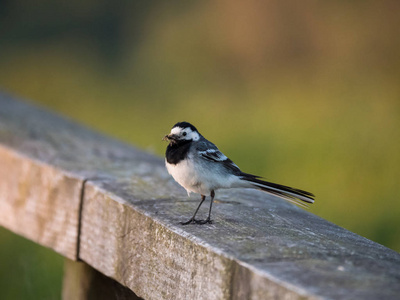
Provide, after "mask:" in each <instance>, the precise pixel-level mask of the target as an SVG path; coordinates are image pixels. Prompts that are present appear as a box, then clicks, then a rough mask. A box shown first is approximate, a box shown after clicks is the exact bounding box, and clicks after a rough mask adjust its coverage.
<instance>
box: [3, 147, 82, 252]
mask: <svg viewBox="0 0 400 300" xmlns="http://www.w3.org/2000/svg"><path fill="white" fill-rule="evenodd" d="M81 187H82V182H81V180H80V179H78V178H75V177H73V176H70V175H69V174H67V173H65V172H63V171H62V170H60V169H57V168H54V167H52V166H50V165H46V164H42V163H41V162H39V161H35V160H33V159H30V158H28V157H25V156H23V155H21V154H19V153H16V152H14V151H13V150H12V149H9V148H6V147H2V146H0V225H2V226H4V227H6V228H8V229H10V230H12V231H14V232H16V233H18V234H20V235H23V236H25V237H27V238H29V239H31V240H33V241H35V242H37V243H39V244H41V245H44V246H47V247H50V248H52V249H54V250H55V251H57V252H59V253H61V254H63V255H64V256H66V257H69V258H71V259H76V257H77V240H78V220H79V202H80V201H79V200H80V193H81Z"/></svg>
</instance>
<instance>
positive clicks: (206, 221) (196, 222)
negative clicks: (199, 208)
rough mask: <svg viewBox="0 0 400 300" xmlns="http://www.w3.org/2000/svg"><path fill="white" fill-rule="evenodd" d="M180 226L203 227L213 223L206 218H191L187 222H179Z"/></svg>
mask: <svg viewBox="0 0 400 300" xmlns="http://www.w3.org/2000/svg"><path fill="white" fill-rule="evenodd" d="M180 223H181V225H188V224H199V225H203V224H207V223H208V224H212V223H213V221H212V220H211V219H210V218H207V219H205V220H196V219H193V218H191V219H190V220H189V221H187V222H180Z"/></svg>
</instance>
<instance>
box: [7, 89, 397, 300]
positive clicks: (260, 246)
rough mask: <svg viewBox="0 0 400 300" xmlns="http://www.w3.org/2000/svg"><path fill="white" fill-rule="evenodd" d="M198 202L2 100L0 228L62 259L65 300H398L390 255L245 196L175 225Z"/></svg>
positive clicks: (120, 152)
mask: <svg viewBox="0 0 400 300" xmlns="http://www.w3.org/2000/svg"><path fill="white" fill-rule="evenodd" d="M132 113H134V112H132ZM99 122H101V120H99ZM166 126H169V125H168V124H166ZM161 136H162V133H160V136H157V137H154V139H155V141H157V142H158V140H159V138H160V137H161ZM198 201H199V199H198V198H197V197H192V198H191V199H189V198H188V197H187V195H186V193H185V191H184V190H183V189H182V188H181V187H179V186H178V185H177V184H176V183H175V182H174V181H173V179H172V178H171V177H170V176H169V175H168V174H167V172H166V170H165V167H164V161H163V159H162V158H160V157H155V156H154V155H151V154H148V153H144V152H142V151H139V150H138V149H136V148H134V147H132V146H130V145H126V144H124V143H121V142H118V141H115V140H113V139H111V138H109V137H105V136H103V135H101V134H98V133H95V132H93V131H91V130H88V129H86V128H84V127H82V126H81V125H78V124H76V123H74V122H71V121H69V120H66V119H64V118H62V117H60V116H58V115H56V114H54V113H51V112H48V111H46V110H44V109H41V108H38V107H36V106H33V105H31V104H27V103H24V102H21V101H20V100H17V99H15V98H14V97H12V96H10V95H8V94H4V93H0V225H2V226H4V227H6V228H8V229H10V230H12V231H13V232H15V233H16V234H19V235H22V236H24V237H27V238H28V239H31V240H33V241H35V242H36V243H38V244H40V245H43V246H46V247H49V248H51V249H53V250H54V251H56V252H58V253H60V254H61V255H63V256H64V257H65V258H66V262H65V277H64V283H63V299H137V297H141V298H144V299H314V298H315V299H317V298H323V299H398V297H399V295H400V255H399V254H398V253H397V252H395V251H392V250H390V249H387V248H385V247H383V246H381V245H379V244H377V243H374V242H372V241H370V240H368V239H366V238H363V237H361V236H358V235H356V234H354V233H352V232H350V231H347V230H345V229H343V228H341V227H338V226H336V225H334V224H332V223H330V222H327V221H325V220H323V219H321V218H319V217H317V216H315V215H313V214H311V213H309V212H307V211H305V210H302V209H301V208H298V207H296V206H293V205H292V204H290V203H286V202H285V201H281V200H279V199H276V198H274V197H272V196H269V195H267V194H265V193H262V192H258V191H253V190H230V191H221V192H219V193H218V195H217V200H216V201H215V205H214V211H213V213H214V214H213V217H214V220H215V222H214V223H213V224H210V225H203V226H195V225H190V226H189V225H188V226H182V225H180V223H179V222H180V221H182V220H185V218H187V217H188V216H190V215H191V214H192V213H193V210H194V208H195V207H196V205H197V204H198ZM316 205H323V199H321V198H318V199H317V202H316ZM205 209H207V208H205ZM344 209H345V208H344ZM200 213H204V214H205V213H206V211H201V212H200Z"/></svg>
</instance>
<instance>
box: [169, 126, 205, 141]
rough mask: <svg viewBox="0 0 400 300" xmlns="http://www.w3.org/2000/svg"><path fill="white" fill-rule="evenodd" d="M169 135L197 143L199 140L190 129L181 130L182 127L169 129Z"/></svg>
mask: <svg viewBox="0 0 400 300" xmlns="http://www.w3.org/2000/svg"><path fill="white" fill-rule="evenodd" d="M171 134H174V135H177V136H179V138H180V139H181V140H188V141H189V140H193V141H198V140H199V139H200V135H199V133H198V132H196V131H192V129H191V128H190V127H186V128H182V127H174V128H172V129H171Z"/></svg>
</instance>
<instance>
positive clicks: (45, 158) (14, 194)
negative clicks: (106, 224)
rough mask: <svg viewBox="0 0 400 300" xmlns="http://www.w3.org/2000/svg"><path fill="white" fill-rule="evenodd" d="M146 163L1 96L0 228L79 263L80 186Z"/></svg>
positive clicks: (118, 146)
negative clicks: (125, 164) (132, 164)
mask: <svg viewBox="0 0 400 300" xmlns="http://www.w3.org/2000/svg"><path fill="white" fill-rule="evenodd" d="M148 157H150V156H149V155H147V154H145V153H142V152H139V151H138V150H136V149H133V148H132V147H130V146H127V145H125V144H122V143H118V142H116V141H114V140H112V139H110V138H105V137H104V136H102V135H100V134H97V133H94V132H93V131H91V130H88V129H86V128H84V127H82V126H80V125H77V124H75V123H74V122H71V121H68V120H65V119H64V118H62V117H60V116H57V115H56V114H53V113H49V112H48V111H46V110H43V109H41V108H38V107H36V106H33V105H30V104H28V103H23V102H20V101H17V100H16V99H15V98H13V97H11V96H10V95H7V94H4V93H0V225H2V226H4V227H6V228H8V229H10V230H12V231H14V232H16V233H18V234H21V235H23V236H25V237H27V238H29V239H31V240H33V241H35V242H37V243H39V244H41V245H44V246H47V247H50V248H52V249H54V250H55V251H57V252H59V253H61V254H62V255H64V256H66V257H68V258H70V259H77V255H78V254H77V247H78V232H79V212H80V200H81V199H80V196H81V191H82V186H83V182H84V180H85V179H86V178H96V177H104V176H108V175H107V174H108V173H107V172H109V171H110V170H111V169H115V172H118V169H119V168H120V165H121V164H122V163H123V162H124V161H132V162H134V161H137V160H144V161H145V159H146V158H148Z"/></svg>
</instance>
